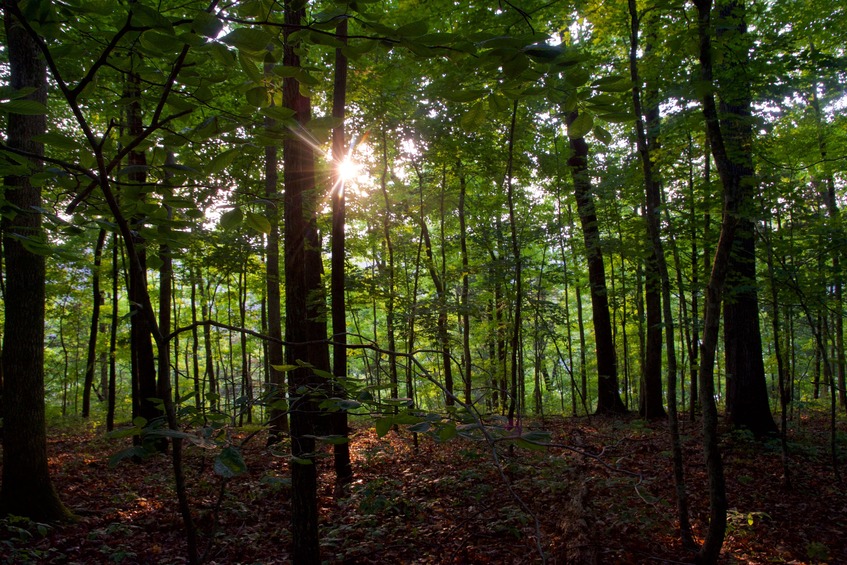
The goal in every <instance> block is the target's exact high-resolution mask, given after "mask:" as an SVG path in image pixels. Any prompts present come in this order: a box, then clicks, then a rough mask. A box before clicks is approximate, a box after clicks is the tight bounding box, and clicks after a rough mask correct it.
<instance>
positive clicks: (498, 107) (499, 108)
mask: <svg viewBox="0 0 847 565" xmlns="http://www.w3.org/2000/svg"><path fill="white" fill-rule="evenodd" d="M511 106H512V103H511V102H510V101H509V99H508V98H506V97H505V96H503V95H502V94H500V93H498V92H492V93H491V95H490V96H489V97H488V107H489V108H491V111H492V112H505V111H506V110H508V109H509V108H511Z"/></svg>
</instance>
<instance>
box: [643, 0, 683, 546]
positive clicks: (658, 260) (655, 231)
mask: <svg viewBox="0 0 847 565" xmlns="http://www.w3.org/2000/svg"><path fill="white" fill-rule="evenodd" d="M628 4H629V14H630V23H631V27H630V51H629V65H630V76H631V78H632V83H633V89H632V102H633V108H634V110H635V127H636V130H635V131H636V140H637V141H636V143H637V145H638V152H639V154H640V156H641V168H642V172H643V174H644V187H645V194H646V203H647V206H646V208H647V210H646V216H647V231H648V233H649V234H650V242H651V247H652V250H653V253H652V255H653V257H652V260H653V261H655V267H656V274H657V275H658V277H659V280H660V281H661V294H662V300H661V302H662V314H663V320H659V321H664V324H665V349H666V354H667V363H668V411H669V413H670V414H669V416H670V420H669V423H670V432H671V433H670V435H671V449H672V453H673V467H674V484H675V486H676V498H677V517H678V518H679V527H680V534H681V538H682V542H683V544H685V545H686V546H689V547H694V545H695V544H694V539H693V536H692V533H691V523H690V520H689V513H688V494H687V492H686V490H685V477H684V467H683V458H682V441H681V439H680V436H679V416H678V415H677V399H676V377H677V375H676V370H677V365H676V349H675V348H676V343H675V340H674V323H673V311H672V309H671V281H670V274H669V273H668V264H667V260H666V258H665V250H664V246H663V244H662V237H661V227H660V217H659V213H660V212H659V209H660V206H661V201H662V198H661V190H662V187H661V183H660V181H659V175H658V172H657V171H656V170H655V169H654V168H653V167H654V161H653V159H654V155H653V154H651V151H652V150H653V149H654V148H656V145H657V141H656V140H657V138H658V135H657V133H658V132H657V131H656V130H657V129H658V127H659V106H658V100H656V99H655V98H654V99H653V100H650V101H649V102H650V104H649V106H648V108H647V123H648V125H649V126H651V129H652V130H653V133H652V135H648V132H647V131H645V127H644V120H643V116H644V111H643V108H642V102H641V79H640V76H639V72H638V34H639V16H638V11H637V8H636V3H635V0H629V2H628ZM650 51H651V44H650V43H649V42H648V44H647V47H646V52H647V53H649V52H650ZM651 141H652V143H651ZM648 284H649V279H648ZM680 290H681V289H680ZM648 324H649V317H648ZM659 401H661V395H660V398H659ZM649 405H650V402H649V401H648V402H647V403H645V406H649ZM645 412H646V410H645ZM662 415H664V410H662Z"/></svg>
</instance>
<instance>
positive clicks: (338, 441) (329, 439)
mask: <svg viewBox="0 0 847 565" xmlns="http://www.w3.org/2000/svg"><path fill="white" fill-rule="evenodd" d="M303 437H307V438H311V439H313V440H315V441H320V442H323V443H328V444H330V445H344V444H345V443H349V442H350V440H349V439H347V438H346V437H345V436H342V435H328V436H312V435H306V436H303Z"/></svg>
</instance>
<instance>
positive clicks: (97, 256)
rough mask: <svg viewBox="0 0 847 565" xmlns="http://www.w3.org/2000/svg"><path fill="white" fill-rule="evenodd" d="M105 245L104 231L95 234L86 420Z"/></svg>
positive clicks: (101, 299) (84, 393)
mask: <svg viewBox="0 0 847 565" xmlns="http://www.w3.org/2000/svg"><path fill="white" fill-rule="evenodd" d="M105 243H106V230H104V229H101V230H100V232H99V233H98V234H97V243H96V244H95V245H94V267H93V269H92V271H91V296H92V302H91V328H90V331H89V334H88V356H87V358H86V361H85V381H84V383H83V386H82V417H83V418H88V416H89V413H90V411H91V389H92V388H93V386H94V369H95V365H96V360H97V332H98V331H99V329H100V306H102V305H103V303H104V297H103V293H102V292H101V291H100V264H101V263H102V258H103V246H104V245H105Z"/></svg>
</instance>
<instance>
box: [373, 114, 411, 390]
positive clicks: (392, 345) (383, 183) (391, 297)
mask: <svg viewBox="0 0 847 565" xmlns="http://www.w3.org/2000/svg"><path fill="white" fill-rule="evenodd" d="M389 168H390V166H389V164H388V139H387V135H386V132H385V130H383V131H382V175H380V180H379V186H380V189H381V190H382V198H383V200H384V201H385V213H384V215H383V219H382V237H383V240H384V241H385V250H386V252H387V253H388V263H387V265H386V266H385V269H386V274H387V275H388V283H387V287H388V288H387V289H386V290H387V292H386V298H385V334H386V338H387V339H388V379H389V382H390V383H391V394H392V396H393V397H394V398H397V397H398V396H399V390H398V389H399V384H398V382H397V379H398V377H397V351H396V349H397V335H396V321H395V309H396V304H395V303H396V299H397V288H396V280H395V274H396V270H395V264H394V240H393V239H392V237H391V226H392V223H393V222H392V211H391V200H390V198H389V197H388V177H389ZM407 389H410V387H407ZM408 394H409V391H408V390H407V395H408ZM409 398H411V396H409Z"/></svg>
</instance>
